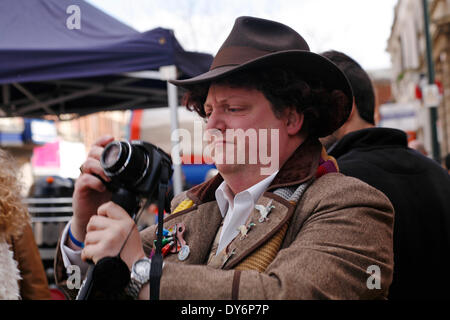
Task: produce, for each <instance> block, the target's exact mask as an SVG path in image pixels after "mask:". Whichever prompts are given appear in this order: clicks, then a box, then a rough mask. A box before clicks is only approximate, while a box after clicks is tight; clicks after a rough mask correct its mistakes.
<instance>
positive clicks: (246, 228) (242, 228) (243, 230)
mask: <svg viewBox="0 0 450 320" xmlns="http://www.w3.org/2000/svg"><path fill="white" fill-rule="evenodd" d="M254 226H255V224H254V223H253V222H252V223H250V224H249V225H248V226H246V225H242V226H240V227H239V228H238V230H239V231H240V232H241V237H240V238H239V240H244V239H245V238H247V237H248V235H247V233H248V232H249V231H250V229H251V228H252V227H254Z"/></svg>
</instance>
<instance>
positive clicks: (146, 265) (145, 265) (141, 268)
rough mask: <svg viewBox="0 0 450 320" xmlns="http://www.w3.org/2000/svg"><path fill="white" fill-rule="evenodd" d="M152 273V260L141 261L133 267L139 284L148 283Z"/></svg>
mask: <svg viewBox="0 0 450 320" xmlns="http://www.w3.org/2000/svg"><path fill="white" fill-rule="evenodd" d="M149 273H150V259H141V260H138V261H136V263H135V264H134V265H133V276H134V278H135V279H136V280H138V281H139V282H146V280H147V279H148V278H149Z"/></svg>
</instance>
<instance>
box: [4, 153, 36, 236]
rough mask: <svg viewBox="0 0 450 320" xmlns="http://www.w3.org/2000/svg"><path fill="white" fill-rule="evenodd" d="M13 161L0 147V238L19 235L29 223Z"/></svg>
mask: <svg viewBox="0 0 450 320" xmlns="http://www.w3.org/2000/svg"><path fill="white" fill-rule="evenodd" d="M14 163H15V161H14V159H13V157H12V156H11V155H9V154H8V153H7V152H6V151H4V150H1V149H0V239H1V238H4V239H6V238H7V237H10V236H18V235H20V234H21V233H22V230H23V227H24V226H25V225H26V224H28V223H30V217H29V215H28V210H27V208H26V206H25V205H24V204H23V202H22V198H21V195H20V191H21V188H22V186H21V184H20V180H19V179H18V176H17V168H16V167H15V165H14Z"/></svg>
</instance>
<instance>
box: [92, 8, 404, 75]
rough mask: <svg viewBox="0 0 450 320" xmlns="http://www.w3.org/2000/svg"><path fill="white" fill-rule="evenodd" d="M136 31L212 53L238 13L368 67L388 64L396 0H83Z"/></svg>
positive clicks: (372, 68) (373, 67) (386, 65)
mask: <svg viewBox="0 0 450 320" xmlns="http://www.w3.org/2000/svg"><path fill="white" fill-rule="evenodd" d="M87 1H88V2H90V3H91V4H93V5H95V6H96V7H98V8H100V9H102V10H103V11H105V12H107V13H108V14H110V15H112V16H113V17H115V18H117V19H119V20H120V21H122V22H124V23H126V24H128V25H129V26H131V27H133V28H135V29H136V30H138V31H147V30H149V29H153V28H155V27H164V28H168V29H172V30H174V32H175V36H176V38H177V39H178V41H179V42H180V43H181V45H182V46H183V48H184V49H185V50H189V51H201V52H207V53H211V54H215V53H216V52H217V50H218V49H219V47H220V45H221V44H222V42H223V41H224V40H225V38H226V37H227V35H228V34H229V32H230V31H231V28H232V26H233V24H234V20H235V19H236V17H238V16H243V15H250V16H256V17H260V18H266V19H271V20H276V21H279V22H282V23H284V24H287V25H289V26H290V27H291V28H293V29H295V30H296V31H297V32H299V33H300V34H301V35H302V36H303V37H304V38H305V40H306V41H307V42H308V44H309V46H310V48H311V50H312V51H314V52H317V53H319V52H322V51H325V50H329V49H335V50H339V51H343V52H345V53H347V54H348V55H350V56H351V57H353V58H354V59H355V60H357V61H358V62H359V63H360V64H361V65H362V66H363V67H364V68H366V69H368V70H374V69H384V68H389V67H390V66H391V62H390V56H389V54H388V53H387V52H386V47H387V39H388V38H389V35H390V31H391V26H392V22H393V16H394V7H395V4H396V3H397V0H376V1H375V0H87Z"/></svg>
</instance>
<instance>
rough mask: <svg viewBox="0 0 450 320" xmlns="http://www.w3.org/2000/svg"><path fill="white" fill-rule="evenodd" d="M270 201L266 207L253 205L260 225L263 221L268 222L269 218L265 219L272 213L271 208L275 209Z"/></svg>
mask: <svg viewBox="0 0 450 320" xmlns="http://www.w3.org/2000/svg"><path fill="white" fill-rule="evenodd" d="M272 201H273V200H270V202H269V203H268V204H267V206H263V205H260V204H257V205H255V209H256V210H258V211H259V214H260V217H259V219H258V221H259V222H260V223H263V222H264V221H267V220H269V218H267V216H268V215H269V213H270V211H272V209H273V208H275V206H274V205H272Z"/></svg>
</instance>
